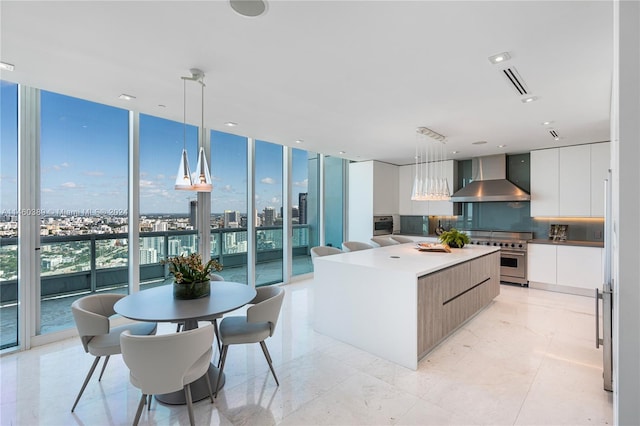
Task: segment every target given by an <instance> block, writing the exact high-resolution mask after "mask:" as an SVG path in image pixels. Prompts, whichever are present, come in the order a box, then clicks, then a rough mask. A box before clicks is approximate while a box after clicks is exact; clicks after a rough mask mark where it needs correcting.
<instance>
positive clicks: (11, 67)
mask: <svg viewBox="0 0 640 426" xmlns="http://www.w3.org/2000/svg"><path fill="white" fill-rule="evenodd" d="M15 68H16V67H15V66H14V65H13V64H8V63H6V62H0V70H3V71H13V70H14V69H15Z"/></svg>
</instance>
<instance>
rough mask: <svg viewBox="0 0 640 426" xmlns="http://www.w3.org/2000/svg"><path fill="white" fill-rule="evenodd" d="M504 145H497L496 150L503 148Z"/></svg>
mask: <svg viewBox="0 0 640 426" xmlns="http://www.w3.org/2000/svg"><path fill="white" fill-rule="evenodd" d="M505 146H506V145H498V148H504V147H505Z"/></svg>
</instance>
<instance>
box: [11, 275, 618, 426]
mask: <svg viewBox="0 0 640 426" xmlns="http://www.w3.org/2000/svg"><path fill="white" fill-rule="evenodd" d="M285 289H286V295H285V301H284V304H283V308H282V312H281V315H280V319H279V322H278V325H277V327H276V331H275V333H274V335H273V336H272V337H271V338H269V339H267V345H268V347H269V351H270V352H271V356H272V358H273V364H274V367H275V370H276V374H277V375H278V379H279V380H280V386H276V383H275V381H274V379H273V377H272V375H271V372H270V371H269V367H268V365H267V362H266V361H265V359H264V355H263V354H262V351H261V350H260V347H259V345H257V344H256V345H237V346H232V347H230V349H229V354H228V358H227V364H226V366H225V375H226V383H225V386H224V388H223V389H222V390H221V391H220V393H219V395H218V398H217V400H216V401H215V404H211V403H210V401H208V400H206V399H205V400H203V401H199V402H197V403H195V404H194V415H195V418H196V424H198V425H280V424H282V425H302V426H304V425H329V424H332V425H385V424H388V425H396V424H397V425H447V424H451V425H475V424H490V425H502V424H505V425H506V424H511V425H513V424H517V425H549V424H571V425H588V424H611V423H612V396H611V394H610V393H608V392H605V391H604V390H603V389H602V350H601V349H596V348H595V345H594V342H593V335H594V327H595V317H594V312H593V305H594V301H593V299H592V298H587V297H581V296H573V295H568V294H562V293H552V292H547V291H543V290H535V289H529V288H522V287H519V286H507V285H502V286H501V294H500V296H498V297H497V298H496V299H495V301H494V302H493V303H492V304H491V305H490V306H488V307H487V308H486V309H484V310H483V311H481V312H480V313H479V314H477V315H476V316H475V317H474V318H473V319H471V320H470V321H469V322H467V323H465V324H464V325H462V326H461V327H460V328H459V329H458V330H456V331H455V333H453V334H452V335H451V336H450V337H449V338H447V339H446V340H445V341H443V342H442V343H441V344H440V345H439V346H438V347H436V348H435V349H434V350H433V351H432V352H431V353H429V354H427V356H426V357H425V358H423V359H422V360H421V361H420V363H419V364H418V369H417V370H415V371H414V370H410V369H407V368H405V367H401V366H399V365H396V364H394V363H392V362H389V361H387V360H384V359H381V358H378V357H376V356H374V355H371V354H369V353H367V352H365V351H362V350H360V349H358V348H355V347H353V346H351V345H348V344H346V343H343V342H340V341H337V340H335V339H332V338H330V337H328V336H325V335H322V334H320V333H317V332H316V331H315V330H314V329H313V281H312V280H306V281H300V282H297V283H294V284H289V285H286V286H285ZM243 312H244V310H243V309H240V310H238V311H237V312H233V313H230V314H229V315H240V314H243ZM174 331H175V326H174V325H171V324H160V325H159V329H158V333H161V334H162V333H172V332H174ZM380 338H381V339H384V336H380ZM218 355H219V354H218V352H217V349H216V350H215V354H214V360H215V361H217V358H218ZM92 361H93V357H91V356H90V355H88V354H86V353H84V351H83V350H82V347H81V345H80V342H79V340H78V339H77V338H72V339H67V340H63V341H60V342H56V343H52V344H48V345H44V346H40V347H35V348H33V349H31V350H29V351H24V352H20V353H11V354H5V355H3V356H2V357H1V358H0V380H1V394H0V424H2V425H3V426H4V425H28V426H31V425H51V426H58V425H129V424H131V422H132V421H133V417H134V415H135V411H136V409H137V404H138V400H139V398H140V391H139V390H138V389H136V388H135V387H133V386H132V385H131V384H130V382H129V373H128V370H127V368H126V365H125V364H124V362H123V361H122V357H120V356H114V357H112V359H111V360H110V361H109V365H108V367H107V370H106V372H105V375H104V377H103V379H102V381H100V382H98V381H97V379H96V378H95V377H94V378H93V380H91V382H90V383H89V384H88V386H87V389H86V391H85V394H84V395H83V397H82V399H81V400H80V403H79V404H78V407H77V408H76V411H75V413H71V412H70V409H71V406H72V404H73V401H74V399H75V396H76V394H77V392H78V390H79V388H80V386H81V384H82V381H83V379H84V377H85V375H86V373H87V371H88V369H89V367H90V365H91V362H92ZM140 424H142V425H182V424H188V415H187V410H186V407H185V406H171V405H164V404H161V403H159V402H157V401H155V400H154V401H153V402H152V404H151V410H150V411H146V410H145V411H144V413H143V414H142V418H141V421H140Z"/></svg>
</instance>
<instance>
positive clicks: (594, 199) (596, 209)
mask: <svg viewBox="0 0 640 426" xmlns="http://www.w3.org/2000/svg"><path fill="white" fill-rule="evenodd" d="M610 149H611V148H610V144H609V143H608V142H604V143H594V144H593V145H591V216H604V180H605V179H607V177H608V171H609V169H610V168H611V164H610V159H611V151H610Z"/></svg>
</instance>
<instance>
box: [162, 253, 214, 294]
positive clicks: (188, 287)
mask: <svg viewBox="0 0 640 426" xmlns="http://www.w3.org/2000/svg"><path fill="white" fill-rule="evenodd" d="M161 263H162V264H166V263H168V264H169V272H170V273H171V274H172V275H173V279H174V281H173V297H175V298H176V299H198V298H200V297H205V296H208V295H209V294H210V293H211V282H210V280H211V272H212V271H221V270H222V265H221V264H220V263H219V262H218V261H217V260H215V259H211V260H210V261H208V262H207V263H206V264H204V263H202V256H200V254H199V253H192V254H190V255H188V256H185V255H181V256H175V257H169V258H167V259H165V260H163V261H161Z"/></svg>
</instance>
